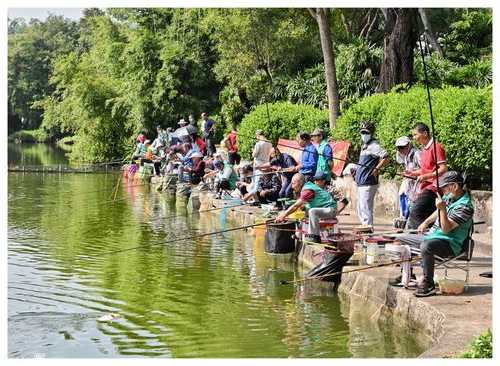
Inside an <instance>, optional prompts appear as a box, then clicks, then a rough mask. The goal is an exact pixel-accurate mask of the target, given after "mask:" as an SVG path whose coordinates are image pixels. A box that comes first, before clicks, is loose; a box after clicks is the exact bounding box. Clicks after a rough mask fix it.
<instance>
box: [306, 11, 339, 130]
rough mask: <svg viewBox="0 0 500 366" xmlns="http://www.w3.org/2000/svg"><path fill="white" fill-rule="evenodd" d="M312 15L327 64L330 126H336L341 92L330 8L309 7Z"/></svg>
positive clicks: (326, 75) (326, 76)
mask: <svg viewBox="0 0 500 366" xmlns="http://www.w3.org/2000/svg"><path fill="white" fill-rule="evenodd" d="M308 10H309V12H310V13H311V15H312V17H313V18H314V19H315V20H316V22H317V23H318V28H319V36H320V39H321V50H322V51H323V61H324V64H325V78H326V90H327V94H328V111H329V120H330V128H331V129H333V128H335V123H336V122H337V116H338V115H339V104H340V103H339V92H338V88H337V74H336V73H335V55H334V53H333V46H332V35H331V33H330V21H329V19H328V9H326V8H316V9H313V8H309V9H308Z"/></svg>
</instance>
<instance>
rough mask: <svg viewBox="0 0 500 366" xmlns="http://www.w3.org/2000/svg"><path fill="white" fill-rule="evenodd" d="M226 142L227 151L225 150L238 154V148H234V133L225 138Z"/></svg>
mask: <svg viewBox="0 0 500 366" xmlns="http://www.w3.org/2000/svg"><path fill="white" fill-rule="evenodd" d="M227 140H228V149H227V150H228V151H229V152H231V153H235V152H238V146H236V133H235V132H231V133H230V134H229V135H228V136H227Z"/></svg>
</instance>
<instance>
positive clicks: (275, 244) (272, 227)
mask: <svg viewBox="0 0 500 366" xmlns="http://www.w3.org/2000/svg"><path fill="white" fill-rule="evenodd" d="M265 250H266V253H293V252H294V251H295V223H294V222H284V223H272V224H267V225H266V235H265Z"/></svg>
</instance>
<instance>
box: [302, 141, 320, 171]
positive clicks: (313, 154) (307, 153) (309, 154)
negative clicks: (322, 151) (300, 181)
mask: <svg viewBox="0 0 500 366" xmlns="http://www.w3.org/2000/svg"><path fill="white" fill-rule="evenodd" d="M300 164H301V168H300V170H299V172H300V173H301V174H306V175H311V174H315V173H316V166H317V165H318V151H317V150H316V147H315V146H314V145H313V144H312V143H309V144H307V145H306V146H305V147H304V150H303V151H302V157H301V161H300Z"/></svg>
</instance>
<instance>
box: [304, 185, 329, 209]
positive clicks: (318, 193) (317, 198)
mask: <svg viewBox="0 0 500 366" xmlns="http://www.w3.org/2000/svg"><path fill="white" fill-rule="evenodd" d="M304 190H311V191H313V192H314V197H313V199H312V200H311V201H310V202H307V203H306V205H305V206H306V209H307V210H310V209H311V208H327V207H333V208H337V201H335V200H334V199H333V197H332V195H331V194H330V193H328V192H327V191H325V190H324V189H322V188H321V187H319V186H317V185H316V184H314V183H312V182H307V183H306V184H304V187H303V188H302V191H304Z"/></svg>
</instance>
